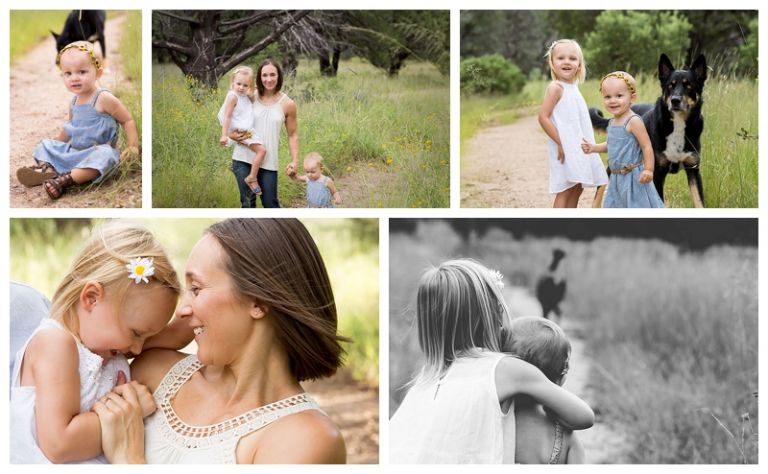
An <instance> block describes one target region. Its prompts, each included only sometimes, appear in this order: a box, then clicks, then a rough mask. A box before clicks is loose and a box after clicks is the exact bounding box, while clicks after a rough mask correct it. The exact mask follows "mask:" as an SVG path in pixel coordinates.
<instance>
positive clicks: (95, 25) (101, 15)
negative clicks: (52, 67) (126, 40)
mask: <svg viewBox="0 0 768 474" xmlns="http://www.w3.org/2000/svg"><path fill="white" fill-rule="evenodd" d="M106 20H107V12H106V10H72V11H71V12H69V15H67V19H66V21H65V22H64V28H63V29H62V30H61V33H54V32H53V31H51V34H52V35H53V37H54V38H55V39H56V52H57V53H58V52H59V51H61V50H62V49H63V48H64V46H66V45H68V44H69V43H74V42H75V41H90V42H95V41H98V42H99V43H100V44H101V56H102V57H103V58H104V59H106V58H107V46H106V43H105V41H104V23H105V22H106Z"/></svg>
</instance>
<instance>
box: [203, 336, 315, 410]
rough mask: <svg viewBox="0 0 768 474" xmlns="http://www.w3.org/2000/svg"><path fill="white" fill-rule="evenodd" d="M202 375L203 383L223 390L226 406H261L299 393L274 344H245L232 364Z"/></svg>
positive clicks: (206, 370) (205, 370) (284, 356)
mask: <svg viewBox="0 0 768 474" xmlns="http://www.w3.org/2000/svg"><path fill="white" fill-rule="evenodd" d="M266 346H269V347H266ZM201 373H202V374H203V377H204V378H205V380H206V381H208V382H211V383H212V384H215V385H217V386H223V387H225V388H224V390H226V391H227V394H226V397H227V398H228V400H229V401H228V404H229V405H237V404H239V403H243V402H245V403H247V404H248V405H252V404H253V405H254V406H263V405H266V404H269V403H272V402H275V401H278V400H282V399H283V398H286V397H289V396H291V395H295V394H296V393H298V392H300V391H302V388H301V385H299V383H298V382H297V381H296V379H295V377H293V375H291V371H290V366H289V363H288V356H287V354H286V353H285V351H284V350H283V349H282V348H281V347H279V346H278V345H277V344H265V345H262V344H247V345H246V347H245V348H244V350H243V351H241V352H240V356H239V357H238V358H237V359H236V360H235V361H233V362H232V363H229V364H227V365H225V366H214V365H210V366H206V367H204V368H203V369H202V370H201Z"/></svg>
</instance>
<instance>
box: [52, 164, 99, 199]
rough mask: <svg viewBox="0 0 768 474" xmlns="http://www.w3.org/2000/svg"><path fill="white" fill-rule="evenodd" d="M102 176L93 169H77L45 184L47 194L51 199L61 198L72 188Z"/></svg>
mask: <svg viewBox="0 0 768 474" xmlns="http://www.w3.org/2000/svg"><path fill="white" fill-rule="evenodd" d="M99 175H100V172H99V170H96V169H93V168H75V169H73V170H72V171H70V172H69V173H63V174H60V175H59V176H57V177H55V178H51V179H47V180H45V181H44V182H43V187H44V188H45V192H46V193H48V196H50V198H51V199H58V198H60V197H61V196H62V195H63V194H64V192H65V191H66V190H67V188H69V187H70V186H74V185H75V184H83V183H88V182H91V181H93V180H94V179H96V178H98V177H99Z"/></svg>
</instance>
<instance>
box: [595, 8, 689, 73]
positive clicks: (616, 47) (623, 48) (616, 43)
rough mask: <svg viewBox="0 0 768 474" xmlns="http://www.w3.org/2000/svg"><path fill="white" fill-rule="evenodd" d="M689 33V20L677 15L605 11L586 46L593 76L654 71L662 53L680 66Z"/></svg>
mask: <svg viewBox="0 0 768 474" xmlns="http://www.w3.org/2000/svg"><path fill="white" fill-rule="evenodd" d="M690 31H691V24H690V23H689V22H688V19H687V18H685V17H683V16H682V15H680V14H679V13H677V12H674V13H670V12H639V11H617V10H608V11H604V12H603V13H601V14H600V16H598V17H597V20H596V21H595V29H594V31H592V32H591V33H589V34H588V35H587V40H586V42H585V44H584V46H585V48H584V56H585V60H586V62H587V67H588V68H589V71H590V72H591V74H590V75H592V76H602V75H603V74H607V73H609V72H611V71H615V70H624V71H627V72H629V73H631V74H637V73H638V72H651V71H655V70H656V69H657V67H658V63H659V55H660V54H661V53H666V54H667V56H669V57H670V58H671V59H672V62H673V64H679V63H680V62H681V59H683V58H685V53H686V51H687V50H688V45H689V44H690V40H689V39H688V34H689V32H690Z"/></svg>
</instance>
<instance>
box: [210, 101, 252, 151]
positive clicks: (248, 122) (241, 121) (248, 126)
mask: <svg viewBox="0 0 768 474" xmlns="http://www.w3.org/2000/svg"><path fill="white" fill-rule="evenodd" d="M232 96H234V97H236V98H237V104H235V108H234V110H232V118H231V119H230V121H229V130H227V132H228V133H232V132H234V131H235V130H240V131H244V132H250V133H251V136H250V138H246V139H244V140H243V142H242V144H243V145H245V146H249V145H253V144H258V145H260V144H262V143H263V142H262V140H261V137H260V136H259V134H258V133H256V129H255V128H254V125H253V105H252V104H251V99H249V98H248V96H247V95H245V94H238V93H236V92H235V91H229V92H227V97H226V98H225V99H224V103H223V104H221V108H220V109H219V113H218V115H217V118H218V119H219V125H222V126H223V125H224V118H225V117H224V114H225V109H226V107H227V101H229V98H230V97H232ZM229 143H230V144H232V143H236V142H235V141H234V140H229Z"/></svg>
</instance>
